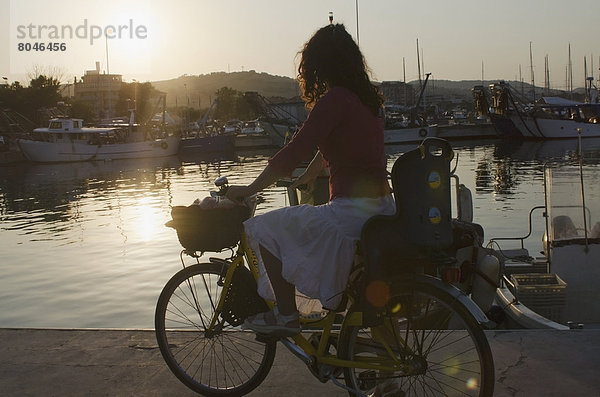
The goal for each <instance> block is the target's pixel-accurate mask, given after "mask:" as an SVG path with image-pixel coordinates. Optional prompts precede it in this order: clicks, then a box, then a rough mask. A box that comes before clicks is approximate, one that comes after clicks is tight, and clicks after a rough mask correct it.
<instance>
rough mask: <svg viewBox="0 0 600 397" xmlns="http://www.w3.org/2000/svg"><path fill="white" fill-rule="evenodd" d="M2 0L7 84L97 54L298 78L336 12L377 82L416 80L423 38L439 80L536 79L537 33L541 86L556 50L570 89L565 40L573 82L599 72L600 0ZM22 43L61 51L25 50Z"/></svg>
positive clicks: (146, 65)
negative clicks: (300, 55) (300, 56)
mask: <svg viewBox="0 0 600 397" xmlns="http://www.w3.org/2000/svg"><path fill="white" fill-rule="evenodd" d="M357 5H358V29H357ZM0 7H1V10H2V12H0V52H1V54H2V57H1V58H0V75H1V76H2V77H7V81H8V82H12V81H14V80H21V81H27V79H26V78H25V77H24V76H26V75H27V74H31V73H32V72H33V71H35V70H53V71H56V70H58V71H60V75H62V78H63V81H69V80H71V81H72V80H73V77H75V76H76V77H78V78H79V77H81V76H82V75H83V74H84V71H85V70H89V69H94V68H95V63H96V61H98V62H100V68H101V71H103V72H105V71H107V69H108V70H110V72H111V73H118V74H122V75H123V79H124V80H125V81H129V82H130V81H132V80H133V79H135V80H137V81H155V80H166V79H172V78H176V77H178V76H181V75H184V74H189V75H198V74H207V73H211V72H219V71H225V72H228V71H229V72H235V71H242V70H255V71H257V72H266V73H269V74H274V75H282V76H289V77H293V76H295V65H296V63H297V58H296V54H297V52H298V50H300V48H301V47H302V44H303V43H304V42H305V41H306V40H307V39H308V38H309V37H310V35H311V34H312V33H313V32H314V31H315V30H316V29H318V28H319V27H321V26H323V25H325V24H327V23H328V14H329V12H330V11H331V12H333V16H334V20H335V21H336V22H342V23H344V24H345V25H346V28H347V29H348V31H349V32H350V33H351V34H352V35H353V36H354V37H355V38H356V39H357V40H358V41H359V44H360V47H361V48H362V50H363V53H364V54H365V57H366V59H367V63H368V64H369V66H370V67H371V69H372V72H373V77H374V79H375V80H378V81H384V80H402V79H403V67H402V62H403V58H404V59H405V63H406V79H407V80H408V81H410V80H414V79H417V78H418V72H417V51H416V41H417V39H418V40H419V45H420V48H421V50H422V59H421V62H422V64H423V65H424V70H425V72H430V73H432V76H433V78H435V79H448V80H479V79H481V78H482V69H483V77H484V78H485V79H486V80H490V79H508V80H513V79H518V78H519V66H520V67H521V75H522V78H523V79H524V80H525V81H526V82H530V81H531V73H530V61H529V45H530V42H531V45H532V49H533V67H534V68H533V69H534V76H535V82H536V85H539V86H543V84H544V57H545V56H546V55H548V58H549V66H550V68H549V69H550V80H551V86H552V87H553V88H563V89H564V87H565V78H566V66H567V63H568V47H569V43H570V44H571V58H572V64H573V78H574V86H575V87H579V86H583V78H584V77H583V70H584V61H583V58H584V56H587V67H588V74H591V68H592V66H593V68H594V77H595V78H596V79H597V78H598V73H599V68H598V67H599V66H600V41H599V40H598V37H600V25H599V24H598V18H599V17H600V1H598V0H575V1H571V2H564V1H558V0H526V1H524V0H502V1H488V0H454V1H447V0H423V1H420V2H416V1H403V0H369V1H367V0H358V1H357V0H303V1H295V0H230V1H216V0H210V1H208V0H170V1H158V0H146V1H124V0H120V1H115V0H103V1H75V0H54V1H36V0H21V1H18V0H12V1H10V0H0ZM77 28H79V30H77ZM52 29H54V30H52ZM106 29H108V30H106ZM70 32H71V33H70ZM100 32H102V34H100ZM105 33H106V34H107V35H109V36H111V37H110V38H108V39H107V38H106V37H105V36H104V34H105ZM119 33H120V35H121V37H118V34H119ZM61 34H62V36H61ZM69 34H70V35H71V37H69ZM26 43H29V45H34V44H35V43H44V44H45V45H47V44H48V43H65V48H64V51H61V50H58V51H48V50H47V49H45V50H44V51H40V50H39V48H38V51H35V50H33V49H31V50H29V51H27V50H26V47H25V45H26ZM19 46H20V48H21V50H19ZM107 47H108V62H107V51H106V50H107ZM482 65H483V68H482ZM0 83H1V82H0Z"/></svg>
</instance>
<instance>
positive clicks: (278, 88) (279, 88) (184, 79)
mask: <svg viewBox="0 0 600 397" xmlns="http://www.w3.org/2000/svg"><path fill="white" fill-rule="evenodd" d="M495 82H498V80H486V81H483V82H482V81H481V80H461V81H452V80H435V79H431V80H429V82H428V85H427V95H428V96H434V97H438V98H439V97H445V98H460V99H461V100H464V101H467V102H470V101H472V94H471V89H472V88H473V87H474V86H476V85H483V86H484V87H486V88H487V87H489V85H490V84H491V83H495ZM507 83H509V84H510V85H512V86H513V87H514V88H515V89H516V90H517V91H521V90H522V92H524V93H530V92H531V84H529V83H520V82H517V81H509V82H507ZM408 84H411V85H412V86H413V87H414V89H415V92H418V91H419V88H418V87H419V82H418V81H417V80H415V81H411V82H409V83H408ZM152 85H153V86H154V87H155V88H156V89H158V90H159V91H162V92H165V93H166V94H167V106H175V105H179V106H186V105H188V106H190V107H193V108H196V109H198V108H200V109H206V108H208V107H209V106H210V103H211V102H212V100H213V99H214V94H215V92H216V91H217V90H219V89H220V88H223V87H229V88H232V89H234V90H237V91H241V92H246V91H257V92H258V93H259V94H261V95H262V96H264V97H267V98H272V97H277V98H284V99H289V98H297V97H298V95H299V90H298V83H297V82H296V80H294V79H291V78H289V77H285V76H274V75H270V74H268V73H264V72H262V73H258V72H256V71H254V70H250V71H247V72H233V73H226V72H215V73H210V74H205V75H183V76H180V77H178V78H175V79H171V80H163V81H155V82H152ZM541 92H542V88H541V87H536V93H538V95H540V94H541ZM559 94H560V93H559V92H558V91H556V92H553V93H552V94H551V95H559Z"/></svg>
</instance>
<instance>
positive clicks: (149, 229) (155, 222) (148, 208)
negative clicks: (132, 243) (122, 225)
mask: <svg viewBox="0 0 600 397" xmlns="http://www.w3.org/2000/svg"><path fill="white" fill-rule="evenodd" d="M132 222H133V224H134V226H133V227H134V230H135V234H136V236H137V237H138V238H139V239H140V240H141V241H143V242H147V241H151V240H153V239H154V238H155V237H156V234H157V232H158V230H159V229H158V228H159V226H162V222H163V219H162V218H161V214H160V213H159V212H158V209H157V208H155V207H153V206H152V199H151V198H149V197H143V198H142V199H140V200H139V201H138V203H137V205H136V206H135V214H134V215H133V217H132Z"/></svg>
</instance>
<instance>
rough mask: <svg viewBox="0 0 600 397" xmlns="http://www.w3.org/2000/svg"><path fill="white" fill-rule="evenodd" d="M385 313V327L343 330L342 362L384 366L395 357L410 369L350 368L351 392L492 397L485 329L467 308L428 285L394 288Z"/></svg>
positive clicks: (491, 367) (407, 284) (347, 377)
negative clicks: (377, 390)
mask: <svg viewBox="0 0 600 397" xmlns="http://www.w3.org/2000/svg"><path fill="white" fill-rule="evenodd" d="M385 311H386V316H385V320H384V325H381V326H378V327H374V328H369V327H356V326H349V327H343V328H342V331H341V334H340V344H339V346H338V348H339V349H338V351H339V357H340V358H342V359H346V360H374V361H376V362H381V361H382V358H391V357H392V356H394V357H393V358H394V359H396V360H398V361H399V362H402V363H403V364H406V368H405V369H404V370H403V371H397V372H386V371H378V370H364V369H357V368H345V369H344V377H345V380H346V385H347V386H349V387H350V388H352V389H354V390H359V391H360V392H361V393H363V394H367V395H368V394H370V393H373V392H374V391H375V389H376V386H377V385H378V384H380V386H379V387H380V388H381V387H382V386H384V385H385V386H386V387H385V389H386V390H398V394H397V395H403V396H486V397H487V396H492V393H493V390H494V362H493V358H492V353H491V350H490V347H489V344H488V341H487V339H486V336H485V334H484V332H483V330H482V328H481V326H480V325H479V323H478V322H477V320H475V318H474V317H473V315H472V314H471V313H470V312H469V311H468V309H467V308H466V307H465V306H464V305H463V304H462V303H460V302H459V301H458V300H456V299H455V298H454V297H452V296H451V295H450V294H448V293H447V292H446V291H443V290H441V289H439V288H436V287H434V286H431V285H429V284H427V283H423V282H415V281H411V282H401V283H399V284H396V285H394V286H393V290H392V291H391V293H390V300H389V302H388V304H387V305H386V308H385ZM382 340H384V341H385V342H386V344H387V345H388V346H389V347H390V350H391V353H390V351H386V349H385V347H384V345H383V343H382ZM387 362H388V364H390V363H392V362H393V360H387ZM400 390H401V391H402V392H403V393H404V394H402V393H401V392H400ZM350 395H351V396H354V395H355V394H353V393H350Z"/></svg>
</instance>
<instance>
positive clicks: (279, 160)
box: [227, 24, 395, 336]
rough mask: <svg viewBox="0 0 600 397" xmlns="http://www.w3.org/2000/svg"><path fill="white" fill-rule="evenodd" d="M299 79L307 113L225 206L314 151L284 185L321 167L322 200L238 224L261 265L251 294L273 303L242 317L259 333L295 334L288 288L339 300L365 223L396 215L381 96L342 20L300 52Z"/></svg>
mask: <svg viewBox="0 0 600 397" xmlns="http://www.w3.org/2000/svg"><path fill="white" fill-rule="evenodd" d="M300 55H301V60H300V64H299V67H298V81H299V83H300V86H301V88H302V97H303V99H304V101H305V103H306V107H307V108H308V109H310V114H309V115H308V118H307V120H306V121H305V123H304V125H303V126H302V128H301V129H300V130H299V131H298V133H297V134H296V135H295V136H294V138H293V139H292V140H291V142H290V143H289V144H288V145H287V146H285V147H284V148H283V149H281V150H280V151H279V152H278V153H277V154H275V156H273V157H272V158H271V159H270V160H269V163H268V165H267V167H266V168H265V169H264V170H263V171H262V173H261V174H260V175H259V176H258V177H257V178H256V179H255V180H254V181H253V182H252V183H251V184H250V185H247V186H231V187H230V188H229V190H228V192H227V196H228V197H229V198H231V199H233V200H239V199H240V198H242V197H248V196H251V195H252V194H255V193H257V192H259V191H261V190H262V189H264V188H266V187H267V186H269V185H271V184H273V183H274V182H276V181H277V180H278V179H280V178H283V177H286V176H289V175H290V174H291V173H292V171H293V170H294V169H295V168H296V167H297V166H298V165H299V164H300V163H301V162H302V161H303V160H305V159H306V158H310V156H312V154H313V153H314V152H315V151H316V155H315V156H314V158H313V160H312V161H311V163H310V165H309V166H308V168H307V169H306V171H305V172H304V174H302V175H301V176H300V177H299V178H298V179H297V180H296V181H295V182H294V183H293V184H292V186H291V187H292V188H296V187H298V186H302V185H310V184H311V183H312V182H313V181H314V180H315V178H316V177H317V175H319V173H320V172H321V170H322V169H323V168H325V167H327V168H328V169H329V174H330V177H329V198H330V202H329V203H327V204H324V205H320V206H309V205H301V206H293V207H287V208H282V209H278V210H274V211H271V212H268V213H265V214H263V215H258V216H256V217H253V218H251V219H249V220H247V221H246V222H245V223H244V227H245V231H246V234H247V236H248V239H249V242H250V245H251V247H252V248H253V249H254V251H255V252H256V253H257V256H258V259H259V270H260V278H259V281H258V292H259V294H260V295H261V296H262V297H263V298H266V299H271V300H276V301H277V306H275V308H274V309H273V310H272V311H270V312H266V313H259V314H258V315H256V316H253V317H251V318H249V319H247V320H246V322H245V323H244V327H245V328H247V329H251V330H253V331H255V332H258V333H261V334H271V335H277V336H291V335H295V334H297V333H298V332H300V324H299V314H298V310H297V307H296V300H295V299H296V298H295V292H296V289H297V290H298V291H299V292H300V293H302V294H305V295H307V296H309V297H312V298H317V299H319V300H320V302H321V304H322V305H323V307H325V308H329V309H335V308H336V307H337V306H338V305H339V304H340V302H341V298H342V294H343V291H344V289H345V287H346V282H347V279H348V276H349V272H350V267H351V264H352V261H353V258H354V255H355V250H356V241H357V240H359V238H360V232H361V228H362V226H363V224H364V223H365V222H366V220H367V219H369V218H370V217H372V216H373V215H376V214H391V213H393V212H394V209H395V207H394V201H393V198H392V195H391V190H390V188H389V185H388V182H387V173H386V158H385V153H384V140H383V120H382V115H381V109H382V104H383V98H382V97H381V95H380V94H379V92H378V90H377V88H376V87H375V86H374V85H373V84H372V83H371V82H370V80H369V76H368V72H369V70H368V68H367V66H366V64H365V61H364V57H363V55H362V53H361V52H360V49H359V48H358V46H357V44H356V43H355V42H354V40H353V39H352V37H351V36H350V34H348V32H347V31H346V29H345V27H344V25H342V24H330V25H328V26H325V27H323V28H321V29H319V30H318V31H317V32H316V33H315V34H314V35H313V36H312V38H311V39H310V40H309V41H308V42H307V43H306V44H305V45H304V48H303V49H302V51H301V52H300Z"/></svg>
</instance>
